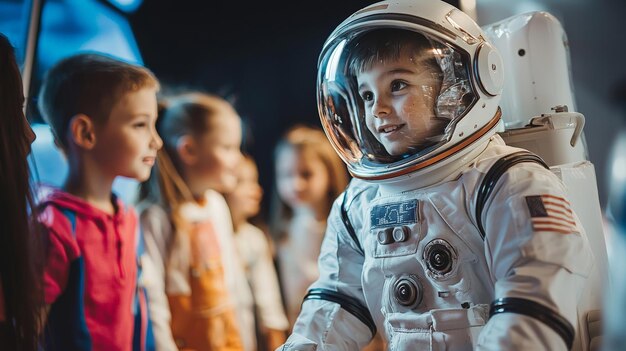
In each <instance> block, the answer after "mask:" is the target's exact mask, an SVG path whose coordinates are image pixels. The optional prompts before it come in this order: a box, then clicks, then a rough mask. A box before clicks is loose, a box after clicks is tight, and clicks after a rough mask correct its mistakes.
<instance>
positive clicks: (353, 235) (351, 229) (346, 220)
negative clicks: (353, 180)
mask: <svg viewBox="0 0 626 351" xmlns="http://www.w3.org/2000/svg"><path fill="white" fill-rule="evenodd" d="M347 202H348V192H347V191H346V192H344V193H343V200H342V201H341V221H342V222H343V225H344V226H345V227H346V230H347V231H348V234H349V235H350V237H351V238H352V240H353V241H354V244H355V245H356V247H357V249H358V250H359V252H360V253H361V255H365V253H364V251H363V247H361V243H360V242H359V238H358V237H357V236H356V232H355V231H354V227H353V226H352V223H350V218H349V217H348V209H347V208H346V205H347Z"/></svg>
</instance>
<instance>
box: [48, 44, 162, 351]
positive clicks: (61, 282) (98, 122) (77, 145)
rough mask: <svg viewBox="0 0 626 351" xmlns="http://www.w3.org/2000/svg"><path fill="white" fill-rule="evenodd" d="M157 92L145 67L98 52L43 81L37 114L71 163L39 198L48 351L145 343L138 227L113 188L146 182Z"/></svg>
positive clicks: (110, 349) (155, 142) (156, 145)
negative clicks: (140, 324)
mask: <svg viewBox="0 0 626 351" xmlns="http://www.w3.org/2000/svg"><path fill="white" fill-rule="evenodd" d="M158 88H159V83H158V81H157V79H156V78H155V77H154V75H153V74H152V73H151V72H150V71H149V70H148V69H146V68H144V67H141V66H138V65H133V64H129V63H126V62H123V61H121V60H118V59H115V58H112V57H109V56H106V55H102V54H92V53H83V54H77V55H74V56H71V57H69V58H66V59H64V60H62V61H60V62H59V63H57V64H56V65H55V66H53V67H52V68H51V69H50V70H49V71H48V72H47V74H46V77H45V79H44V82H43V86H42V89H41V92H40V95H39V109H40V111H41V113H42V116H43V117H44V119H45V120H46V122H48V124H49V125H50V127H51V129H52V131H53V134H54V136H55V142H56V144H57V145H58V146H59V147H60V148H61V150H62V151H63V153H64V154H65V155H66V156H67V158H68V163H69V173H68V176H67V178H66V179H65V182H64V184H63V186H62V189H54V188H42V194H41V195H40V200H39V208H40V210H41V213H40V215H39V221H40V223H41V224H42V225H43V227H44V229H45V231H46V233H47V235H46V236H45V237H46V241H47V243H46V258H45V259H46V266H45V269H44V292H45V302H46V304H47V308H46V312H47V323H46V328H45V331H44V343H45V349H46V350H48V351H53V350H107V351H114V350H122V351H124V350H132V349H137V348H140V347H141V346H143V347H142V348H145V347H146V346H147V345H146V344H145V340H147V339H145V338H144V337H146V336H147V335H145V333H146V331H145V330H144V331H143V335H140V336H141V339H142V340H143V341H137V340H134V339H133V338H134V337H137V335H136V334H134V329H135V327H136V326H135V320H134V318H135V317H134V313H133V309H134V308H137V306H135V305H134V304H135V294H137V290H136V288H137V274H138V270H137V256H136V247H137V242H138V240H139V239H140V238H139V237H138V234H137V233H138V220H137V216H136V214H135V211H134V210H133V209H132V208H130V207H128V206H126V205H124V204H123V203H122V201H121V200H119V199H118V198H117V197H116V195H115V194H113V192H112V185H113V180H114V179H115V178H116V177H118V176H123V177H128V178H134V179H137V180H139V181H143V180H146V179H147V178H148V177H149V175H150V171H151V168H152V166H153V164H154V162H155V159H156V153H157V150H158V149H160V148H161V145H162V141H161V139H160V138H159V136H158V135H157V132H156V129H155V123H156V118H157V98H156V93H157V91H158ZM142 301H143V300H142ZM144 302H145V301H144ZM142 343H143V344H142ZM137 344H140V345H137Z"/></svg>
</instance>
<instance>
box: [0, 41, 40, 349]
mask: <svg viewBox="0 0 626 351" xmlns="http://www.w3.org/2000/svg"><path fill="white" fill-rule="evenodd" d="M0 77H2V79H1V80H0V116H2V123H0V198H1V199H2V201H0V223H2V227H1V229H0V279H1V282H2V287H1V288H2V291H3V293H4V301H0V303H4V306H5V313H6V320H5V322H4V328H6V329H4V330H2V329H0V349H3V350H20V351H21V350H28V351H31V350H32V351H34V350H37V341H38V331H39V327H40V322H41V318H40V311H41V308H42V306H43V290H42V284H41V280H42V277H43V270H42V269H43V262H40V258H41V257H42V256H43V255H42V250H41V246H40V242H39V236H38V235H36V232H35V231H34V230H31V229H32V228H35V227H29V224H31V223H32V222H31V221H30V220H29V213H28V211H29V210H31V211H32V212H33V215H34V216H36V211H35V210H36V209H35V208H34V207H33V199H32V196H31V194H32V192H31V188H30V181H29V179H30V177H29V169H28V162H27V159H26V158H27V156H28V153H29V152H30V140H28V139H27V136H26V132H27V128H29V127H28V124H27V122H26V119H25V118H24V113H23V110H22V108H23V105H24V95H23V92H22V78H21V76H20V71H19V69H18V67H17V63H16V62H15V53H14V50H13V47H12V46H11V44H10V43H9V40H8V39H7V37H5V36H4V35H2V34H0ZM3 331H4V332H5V333H3Z"/></svg>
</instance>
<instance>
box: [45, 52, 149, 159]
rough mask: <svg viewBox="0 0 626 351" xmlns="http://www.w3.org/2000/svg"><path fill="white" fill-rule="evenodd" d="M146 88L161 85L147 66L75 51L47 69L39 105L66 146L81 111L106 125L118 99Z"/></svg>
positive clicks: (60, 141)
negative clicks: (73, 118) (70, 126)
mask: <svg viewBox="0 0 626 351" xmlns="http://www.w3.org/2000/svg"><path fill="white" fill-rule="evenodd" d="M145 87H154V88H156V89H158V88H159V82H158V80H157V78H156V77H155V76H154V74H152V72H151V71H150V70H148V69H147V68H145V67H142V66H138V65H134V64H130V63H127V62H124V61H122V60H119V59H116V58H113V57H111V56H107V55H104V54H97V53H82V54H76V55H73V56H70V57H68V58H65V59H63V60H61V61H59V62H58V63H57V64H55V65H54V66H53V67H52V68H51V69H50V70H48V72H47V73H46V76H45V78H44V81H43V84H42V87H41V91H40V92H39V101H38V105H39V110H40V112H41V114H42V116H43V118H44V120H45V121H46V122H47V123H48V124H49V125H50V127H51V129H52V132H53V133H54V136H55V138H56V140H57V142H58V143H59V145H60V146H61V147H63V148H64V149H67V146H68V144H67V140H66V133H67V129H68V127H69V124H70V120H71V119H72V117H74V116H75V115H77V114H81V113H82V114H85V115H87V116H89V117H90V118H92V119H93V120H94V121H95V122H96V123H100V124H103V123H105V122H106V121H107V120H108V118H109V114H110V113H111V109H112V108H113V106H114V104H115V102H116V100H118V99H119V98H120V97H121V96H122V95H123V94H125V93H127V92H130V91H137V90H139V89H142V88H145Z"/></svg>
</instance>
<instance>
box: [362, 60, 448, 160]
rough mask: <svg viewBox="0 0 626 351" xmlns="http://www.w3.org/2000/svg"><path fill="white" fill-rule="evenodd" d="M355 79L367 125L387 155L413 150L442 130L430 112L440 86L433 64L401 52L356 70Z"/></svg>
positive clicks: (413, 151)
mask: <svg viewBox="0 0 626 351" xmlns="http://www.w3.org/2000/svg"><path fill="white" fill-rule="evenodd" d="M357 83H358V89H359V95H360V96H361V98H362V99H363V103H364V107H365V122H366V125H367V128H368V129H369V131H370V132H371V133H372V134H373V135H374V136H375V137H376V140H378V141H379V142H380V143H381V144H382V145H383V146H384V147H385V150H386V151H387V152H388V153H389V154H390V155H402V154H404V153H407V152H412V153H415V152H417V151H419V150H420V149H421V148H422V147H424V145H427V144H429V142H428V140H427V138H432V137H435V136H437V135H440V134H442V133H443V129H444V128H445V125H443V126H442V122H441V121H440V120H437V119H435V113H434V106H435V101H436V96H437V94H438V93H439V89H440V86H441V83H440V80H439V78H438V72H437V71H436V70H435V68H432V67H430V66H429V65H426V64H420V63H419V60H414V59H413V58H411V57H410V56H409V55H406V54H403V53H401V55H400V58H399V59H397V60H387V61H386V62H380V61H378V62H376V63H374V64H372V66H371V67H368V68H367V69H364V70H363V72H360V73H358V74H357Z"/></svg>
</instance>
